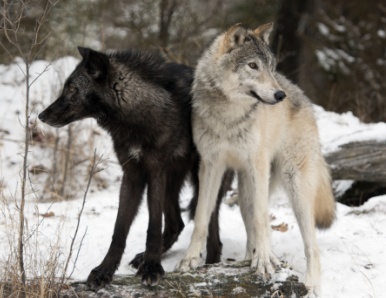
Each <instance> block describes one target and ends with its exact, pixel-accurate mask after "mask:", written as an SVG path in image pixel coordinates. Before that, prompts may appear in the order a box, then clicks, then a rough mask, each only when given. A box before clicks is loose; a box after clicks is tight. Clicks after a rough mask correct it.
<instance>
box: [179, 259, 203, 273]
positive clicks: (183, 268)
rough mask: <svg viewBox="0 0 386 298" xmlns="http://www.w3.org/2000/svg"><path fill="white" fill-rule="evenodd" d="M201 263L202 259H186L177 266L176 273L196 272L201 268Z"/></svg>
mask: <svg viewBox="0 0 386 298" xmlns="http://www.w3.org/2000/svg"><path fill="white" fill-rule="evenodd" d="M201 262H202V260H201V258H200V257H193V258H185V259H183V260H182V261H181V262H180V264H178V265H177V267H176V271H180V272H188V271H190V270H194V269H196V268H197V267H198V266H200V264H201Z"/></svg>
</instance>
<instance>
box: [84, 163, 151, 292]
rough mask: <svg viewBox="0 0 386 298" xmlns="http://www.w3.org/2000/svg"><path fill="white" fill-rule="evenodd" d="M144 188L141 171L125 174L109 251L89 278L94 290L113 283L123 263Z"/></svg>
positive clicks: (89, 283)
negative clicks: (127, 240) (115, 274)
mask: <svg viewBox="0 0 386 298" xmlns="http://www.w3.org/2000/svg"><path fill="white" fill-rule="evenodd" d="M144 188H145V178H144V175H143V174H142V173H141V171H140V170H139V169H130V171H128V170H126V171H125V172H124V174H123V178H122V184H121V191H120V195H119V208H118V215H117V219H116V222H115V227H114V234H113V239H112V241H111V244H110V248H109V251H108V252H107V254H106V256H105V258H104V260H103V261H102V263H101V264H100V265H99V266H98V267H95V268H94V269H93V270H92V271H91V272H90V274H89V276H88V278H87V284H88V285H89V286H90V287H91V288H92V289H94V290H97V289H99V288H101V287H103V286H105V285H106V284H109V283H110V282H111V280H112V278H113V275H114V272H115V271H116V270H117V268H118V266H119V263H120V261H121V258H122V254H123V251H124V249H125V245H126V238H127V235H128V233H129V229H130V226H131V224H132V222H133V219H134V217H135V215H136V214H137V210H138V206H139V203H140V202H141V198H142V193H143V191H144Z"/></svg>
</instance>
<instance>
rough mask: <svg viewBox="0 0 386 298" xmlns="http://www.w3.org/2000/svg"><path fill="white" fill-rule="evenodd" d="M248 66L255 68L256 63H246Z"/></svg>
mask: <svg viewBox="0 0 386 298" xmlns="http://www.w3.org/2000/svg"><path fill="white" fill-rule="evenodd" d="M248 66H249V67H250V68H252V69H257V68H258V67H257V64H256V63H255V62H251V63H248Z"/></svg>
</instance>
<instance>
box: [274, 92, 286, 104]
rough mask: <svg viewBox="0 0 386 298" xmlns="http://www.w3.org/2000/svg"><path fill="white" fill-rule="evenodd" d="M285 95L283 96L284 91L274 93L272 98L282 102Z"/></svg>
mask: <svg viewBox="0 0 386 298" xmlns="http://www.w3.org/2000/svg"><path fill="white" fill-rule="evenodd" d="M286 96H287V95H286V94H285V92H284V91H281V90H279V91H276V92H275V94H274V97H275V99H276V100H277V101H282V100H283V99H284V98H285V97H286Z"/></svg>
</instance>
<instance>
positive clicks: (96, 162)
mask: <svg viewBox="0 0 386 298" xmlns="http://www.w3.org/2000/svg"><path fill="white" fill-rule="evenodd" d="M100 160H101V157H100V158H99V159H98V160H97V154H96V150H95V151H94V157H93V162H92V164H91V169H90V173H89V176H88V182H87V186H86V190H85V192H84V196H83V201H82V206H81V209H80V212H79V214H78V218H77V223H76V228H75V232H74V236H73V237H72V240H71V245H70V252H69V254H68V257H67V260H66V265H65V266H64V270H63V275H62V278H61V282H60V286H59V288H61V287H62V285H63V283H64V279H65V276H66V272H67V268H68V264H69V262H70V260H71V257H72V252H73V247H74V243H75V239H76V236H77V234H78V230H79V225H80V219H81V217H82V213H83V209H84V206H85V204H86V198H87V193H88V190H89V188H90V184H91V180H92V177H93V176H94V175H95V174H96V173H98V172H99V170H98V169H97V166H98V165H99V163H100Z"/></svg>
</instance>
